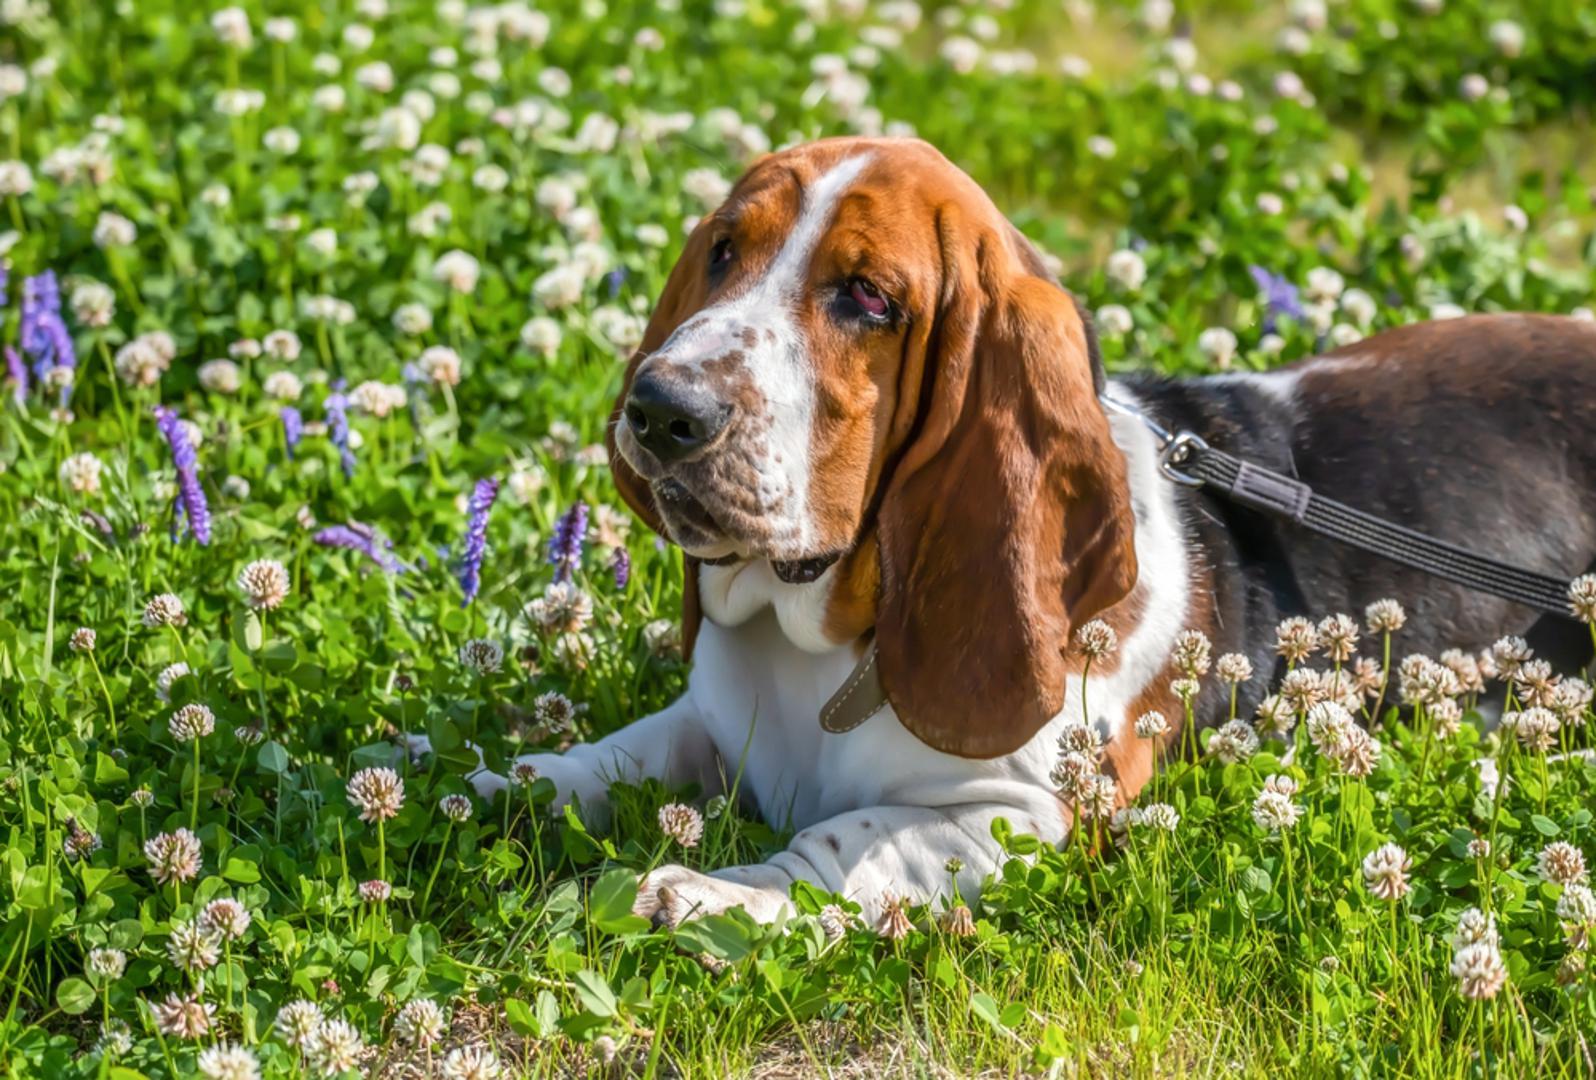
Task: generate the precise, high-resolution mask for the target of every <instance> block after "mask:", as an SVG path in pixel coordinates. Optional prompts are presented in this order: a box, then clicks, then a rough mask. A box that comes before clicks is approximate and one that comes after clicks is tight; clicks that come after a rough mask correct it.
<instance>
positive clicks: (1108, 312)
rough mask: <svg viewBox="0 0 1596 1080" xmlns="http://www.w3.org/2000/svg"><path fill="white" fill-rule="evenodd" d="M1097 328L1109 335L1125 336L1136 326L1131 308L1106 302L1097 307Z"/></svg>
mask: <svg viewBox="0 0 1596 1080" xmlns="http://www.w3.org/2000/svg"><path fill="white" fill-rule="evenodd" d="M1096 322H1097V328H1098V330H1100V331H1101V332H1102V333H1104V334H1106V335H1107V336H1109V337H1123V336H1124V335H1126V334H1128V333H1130V332H1131V331H1132V330H1134V329H1135V328H1136V321H1135V319H1133V318H1132V317H1131V313H1130V309H1129V308H1127V307H1125V306H1124V305H1123V304H1104V305H1103V306H1102V307H1100V308H1098V309H1097V318H1096Z"/></svg>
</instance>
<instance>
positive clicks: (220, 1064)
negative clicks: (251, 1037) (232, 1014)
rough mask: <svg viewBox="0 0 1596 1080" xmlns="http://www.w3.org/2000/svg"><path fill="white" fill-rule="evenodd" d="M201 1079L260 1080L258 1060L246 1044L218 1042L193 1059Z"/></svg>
mask: <svg viewBox="0 0 1596 1080" xmlns="http://www.w3.org/2000/svg"><path fill="white" fill-rule="evenodd" d="M194 1068H195V1071H196V1072H198V1073H199V1075H200V1076H201V1077H202V1078H203V1080H260V1062H259V1061H258V1060H257V1059H256V1057H255V1054H254V1052H253V1051H251V1050H250V1049H249V1048H248V1047H246V1046H240V1045H239V1044H238V1043H232V1042H220V1043H217V1044H216V1045H215V1046H207V1047H206V1048H205V1049H204V1050H201V1051H200V1053H199V1057H198V1058H196V1059H195V1061H194Z"/></svg>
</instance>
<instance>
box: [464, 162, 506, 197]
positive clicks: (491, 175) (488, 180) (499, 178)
mask: <svg viewBox="0 0 1596 1080" xmlns="http://www.w3.org/2000/svg"><path fill="white" fill-rule="evenodd" d="M471 185H472V186H473V187H475V188H476V189H477V190H478V191H486V192H487V193H488V194H490V195H497V194H498V193H499V192H501V191H503V190H504V189H505V188H507V187H509V186H510V174H509V173H508V172H506V171H505V170H504V167H503V166H502V165H495V164H493V163H492V162H489V163H488V164H486V165H478V166H477V167H476V169H475V170H474V171H473V172H472V173H471Z"/></svg>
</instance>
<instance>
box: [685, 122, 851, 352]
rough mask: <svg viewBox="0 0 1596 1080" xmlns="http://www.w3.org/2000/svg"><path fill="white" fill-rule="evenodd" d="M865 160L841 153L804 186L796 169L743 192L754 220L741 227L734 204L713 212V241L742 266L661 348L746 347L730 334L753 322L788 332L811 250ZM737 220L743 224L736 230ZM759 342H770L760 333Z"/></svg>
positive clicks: (744, 340)
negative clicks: (716, 223)
mask: <svg viewBox="0 0 1596 1080" xmlns="http://www.w3.org/2000/svg"><path fill="white" fill-rule="evenodd" d="M870 159H871V154H870V152H869V151H861V152H859V153H856V154H853V155H851V156H847V157H844V158H842V159H841V160H840V161H836V162H834V163H832V164H830V165H829V167H826V168H824V169H823V170H822V171H821V172H820V173H819V174H818V175H817V176H815V177H813V178H812V179H811V180H810V182H808V183H801V182H800V181H798V180H797V175H798V174H797V173H796V172H793V171H792V170H786V171H785V172H784V175H785V177H787V178H788V182H787V183H786V184H784V185H783V184H780V183H779V182H778V183H770V182H767V183H764V184H761V185H759V187H758V188H756V189H755V191H754V192H752V193H750V195H749V197H748V203H747V209H746V211H745V212H746V215H747V217H749V218H751V219H754V220H751V221H749V222H747V223H745V224H744V223H740V222H739V221H738V217H739V214H738V211H739V209H740V208H739V207H738V206H737V205H736V204H729V205H728V207H726V208H723V210H722V211H720V212H718V214H717V217H720V218H721V219H722V222H723V224H722V227H724V228H725V230H726V232H727V235H726V236H724V237H720V238H718V239H717V243H725V244H727V245H729V247H728V249H727V251H728V254H727V258H728V259H731V258H742V259H745V260H746V263H747V264H746V265H744V266H743V267H740V268H739V269H741V271H742V272H741V273H739V274H737V275H736V277H735V279H734V280H732V281H730V282H729V283H728V285H729V287H728V288H727V289H726V295H724V296H720V297H717V298H716V299H715V301H714V302H712V303H710V304H709V305H707V306H706V307H704V308H703V309H702V310H701V311H699V312H698V313H697V314H696V315H693V316H692V317H690V318H689V319H688V320H687V321H686V322H684V323H683V324H682V325H681V326H679V327H677V329H676V332H675V333H674V334H673V335H672V336H671V338H670V339H669V340H668V341H667V342H666V345H665V347H664V348H665V350H668V351H676V350H678V349H680V348H681V347H682V346H686V345H687V344H689V343H690V342H691V343H693V344H695V345H697V346H698V349H697V350H695V351H702V352H712V351H713V348H712V347H713V346H717V345H721V346H725V347H727V348H736V347H739V346H741V347H747V346H748V345H749V341H748V335H747V334H744V333H740V332H732V331H742V330H745V329H747V328H749V327H754V326H759V327H761V328H762V329H764V330H766V331H767V332H775V333H787V334H791V333H795V332H796V330H797V328H796V327H795V326H794V325H793V319H794V317H795V316H796V315H797V309H798V307H799V301H800V299H801V294H802V290H803V286H804V285H805V284H806V283H807V281H808V280H809V272H810V267H811V263H812V260H813V259H814V255H815V250H816V248H817V247H818V246H819V244H820V241H821V239H822V238H823V237H824V235H825V233H826V230H827V229H828V228H829V227H830V225H831V223H832V221H833V220H834V218H835V216H836V213H837V206H838V203H839V202H840V201H841V199H842V196H843V195H844V194H846V193H847V191H848V190H849V188H850V187H852V186H853V185H854V183H856V182H857V181H858V179H859V176H860V174H861V173H862V172H863V171H864V169H865V166H866V165H868V164H869V162H870ZM772 179H773V180H776V179H778V178H776V177H772ZM734 198H735V196H734ZM793 203H796V206H795V207H794V206H791V204H793ZM756 206H757V209H756V208H755V207H756ZM784 210H786V211H788V212H786V213H783V212H782V211H784ZM783 219H785V220H783ZM739 224H743V227H742V228H741V229H738V228H737V225H739ZM750 226H752V227H750ZM739 241H741V243H739ZM729 332H730V333H729ZM717 335H726V336H724V337H718V336H717ZM765 341H766V343H767V344H770V343H771V342H770V341H769V339H768V337H767V338H765Z"/></svg>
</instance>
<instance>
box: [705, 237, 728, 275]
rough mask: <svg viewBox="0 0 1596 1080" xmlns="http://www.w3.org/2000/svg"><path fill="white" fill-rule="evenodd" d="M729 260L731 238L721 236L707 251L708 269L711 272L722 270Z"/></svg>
mask: <svg viewBox="0 0 1596 1080" xmlns="http://www.w3.org/2000/svg"><path fill="white" fill-rule="evenodd" d="M731 260H732V244H731V238H730V237H727V236H723V237H721V238H720V239H719V240H716V241H715V243H714V246H713V247H711V248H710V249H709V268H710V270H712V271H713V270H720V269H723V268H724V267H725V266H726V264H727V263H729V262H731Z"/></svg>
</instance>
